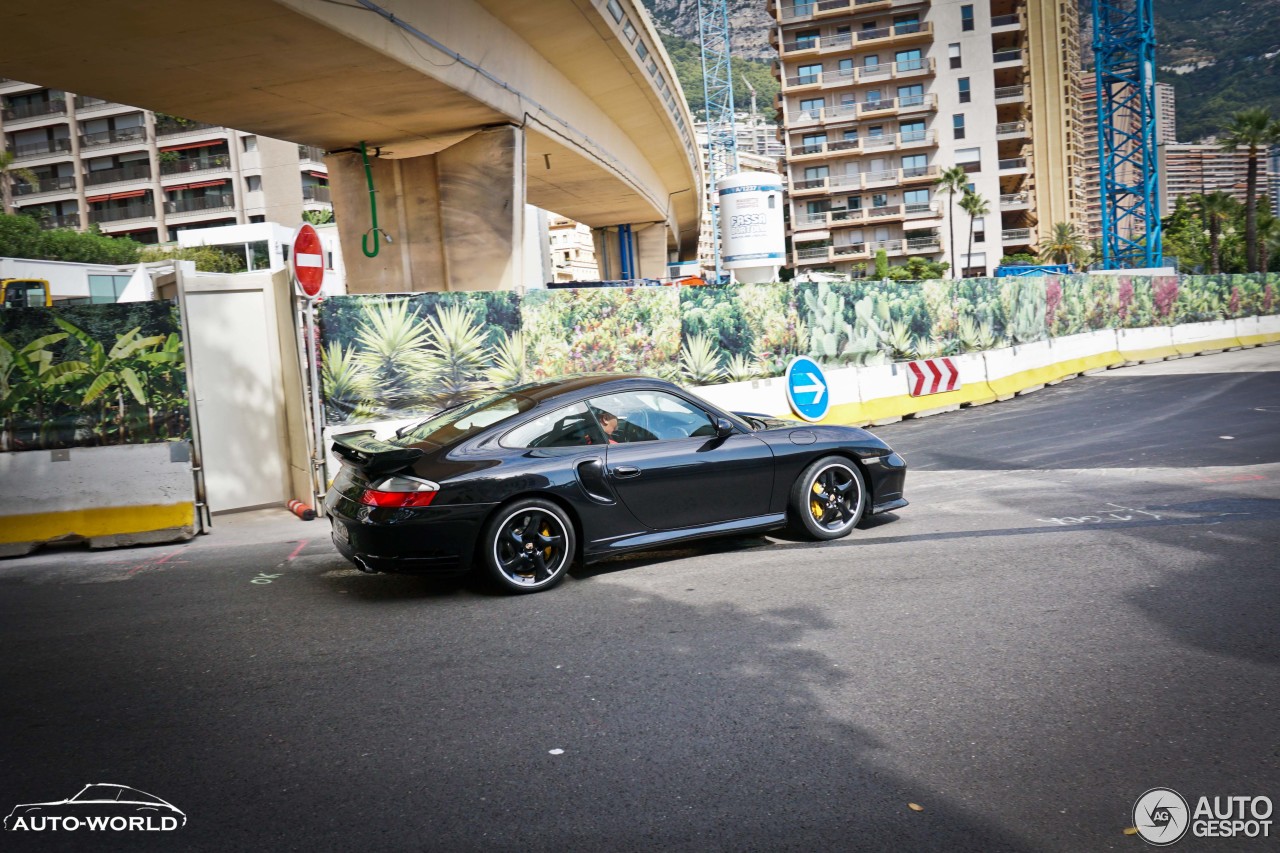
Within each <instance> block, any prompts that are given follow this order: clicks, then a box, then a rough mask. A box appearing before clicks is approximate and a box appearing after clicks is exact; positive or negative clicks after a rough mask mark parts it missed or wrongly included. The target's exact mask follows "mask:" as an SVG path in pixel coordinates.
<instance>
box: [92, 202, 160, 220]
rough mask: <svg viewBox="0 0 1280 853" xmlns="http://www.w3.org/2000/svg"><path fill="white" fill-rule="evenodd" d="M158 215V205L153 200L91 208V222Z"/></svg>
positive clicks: (145, 217)
mask: <svg viewBox="0 0 1280 853" xmlns="http://www.w3.org/2000/svg"><path fill="white" fill-rule="evenodd" d="M155 215H156V206H155V205H154V204H152V203H151V202H149V201H148V202H143V203H141V204H122V205H119V206H113V207H100V208H90V210H89V221H90V222H123V221H124V220H126V219H151V218H152V217H154V216H155Z"/></svg>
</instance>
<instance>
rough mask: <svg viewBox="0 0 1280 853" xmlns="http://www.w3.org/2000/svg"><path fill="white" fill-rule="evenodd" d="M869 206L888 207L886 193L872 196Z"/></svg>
mask: <svg viewBox="0 0 1280 853" xmlns="http://www.w3.org/2000/svg"><path fill="white" fill-rule="evenodd" d="M871 206H872V207H888V206H889V196H888V194H886V193H875V194H874V195H872V196H871Z"/></svg>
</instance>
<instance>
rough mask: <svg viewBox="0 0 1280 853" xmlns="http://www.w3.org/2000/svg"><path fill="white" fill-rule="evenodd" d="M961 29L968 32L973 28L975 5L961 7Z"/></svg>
mask: <svg viewBox="0 0 1280 853" xmlns="http://www.w3.org/2000/svg"><path fill="white" fill-rule="evenodd" d="M960 29H962V30H964V31H965V32H968V31H969V30H972V29H973V7H972V6H961V7H960Z"/></svg>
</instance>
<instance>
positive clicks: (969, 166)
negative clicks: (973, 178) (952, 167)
mask: <svg viewBox="0 0 1280 853" xmlns="http://www.w3.org/2000/svg"><path fill="white" fill-rule="evenodd" d="M956 165H957V166H960V167H962V168H963V169H964V170H965V171H966V172H976V171H978V170H979V169H981V168H982V149H981V148H957V149H956Z"/></svg>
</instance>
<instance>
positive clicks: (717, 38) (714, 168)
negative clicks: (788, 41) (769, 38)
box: [698, 0, 738, 282]
mask: <svg viewBox="0 0 1280 853" xmlns="http://www.w3.org/2000/svg"><path fill="white" fill-rule="evenodd" d="M698 39H699V42H700V43H701V45H702V96H703V101H704V103H705V104H706V110H707V187H706V190H707V204H708V205H709V206H710V209H711V230H712V240H711V244H712V246H713V247H714V252H715V280H716V281H717V282H719V281H720V280H721V279H722V278H723V270H722V269H721V267H720V200H719V197H718V196H717V195H716V182H717V181H719V180H720V179H721V178H723V177H725V176H727V175H732V174H734V173H736V172H737V171H738V135H737V133H736V129H735V127H734V118H733V69H732V66H731V64H730V62H729V8H728V5H727V2H726V0H698Z"/></svg>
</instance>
